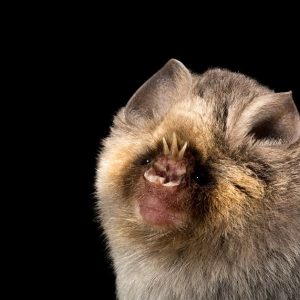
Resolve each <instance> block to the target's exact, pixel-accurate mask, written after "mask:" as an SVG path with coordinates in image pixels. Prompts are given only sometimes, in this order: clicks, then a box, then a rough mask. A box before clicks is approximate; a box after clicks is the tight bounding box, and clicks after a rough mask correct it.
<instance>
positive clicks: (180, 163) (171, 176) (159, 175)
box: [144, 132, 188, 187]
mask: <svg viewBox="0 0 300 300" xmlns="http://www.w3.org/2000/svg"><path fill="white" fill-rule="evenodd" d="M162 142H163V155H162V156H159V157H158V158H157V159H156V160H155V161H154V162H153V164H152V166H151V167H150V168H149V169H148V170H147V171H146V172H145V173H144V178H145V179H146V180H147V181H148V182H151V183H153V184H157V185H163V186H165V187H174V186H178V185H180V184H181V183H182V180H183V178H184V177H185V174H186V169H187V160H186V159H184V154H185V151H186V149H187V145H188V143H187V142H185V143H184V145H183V147H182V148H181V149H180V150H178V141H177V137H176V134H175V132H174V133H173V137H172V144H171V147H169V145H168V143H167V141H166V139H165V138H163V139H162Z"/></svg>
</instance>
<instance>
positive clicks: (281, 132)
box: [231, 92, 300, 146]
mask: <svg viewBox="0 0 300 300" xmlns="http://www.w3.org/2000/svg"><path fill="white" fill-rule="evenodd" d="M247 136H249V137H251V138H252V139H253V140H255V141H259V142H260V144H263V142H266V144H268V145H270V144H272V143H274V144H276V145H278V144H281V145H287V146H288V145H291V144H292V143H294V142H296V141H297V140H299V139H300V116H299V113H298V110H297V107H296V105H295V103H294V101H293V98H292V93H291V92H287V93H270V94H266V95H262V96H259V97H256V98H255V99H253V100H252V102H251V103H249V104H248V105H247V106H246V107H245V109H244V110H243V112H242V113H241V115H240V117H239V118H238V120H237V122H236V125H235V127H234V129H233V130H232V132H231V139H232V140H234V141H235V144H240V143H242V141H243V139H245V138H246V137H247Z"/></svg>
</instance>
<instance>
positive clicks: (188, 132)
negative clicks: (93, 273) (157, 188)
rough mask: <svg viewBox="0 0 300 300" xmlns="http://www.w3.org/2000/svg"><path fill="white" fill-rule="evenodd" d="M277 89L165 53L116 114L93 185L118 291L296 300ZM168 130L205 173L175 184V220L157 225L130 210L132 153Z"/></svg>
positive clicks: (297, 269) (291, 201)
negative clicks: (178, 187)
mask: <svg viewBox="0 0 300 300" xmlns="http://www.w3.org/2000/svg"><path fill="white" fill-rule="evenodd" d="M157 78H159V80H158V79H157ZM160 84H162V85H160ZM275 95H277V94H275V93H274V92H272V91H271V90H269V89H268V88H266V87H264V86H262V85H260V84H258V83H257V82H256V81H255V80H252V79H250V78H248V77H246V76H244V75H242V74H237V73H232V72H230V71H227V70H221V69H212V70H209V71H207V72H205V73H204V74H202V75H195V74H191V73H190V72H189V71H188V70H187V69H186V68H185V67H184V66H183V65H182V64H181V63H180V62H178V61H175V60H171V61H170V62H169V63H168V64H167V65H166V66H165V67H164V68H163V69H162V70H161V71H160V73H157V74H156V75H155V76H154V77H153V78H152V79H150V80H149V81H148V82H147V83H146V84H145V85H144V86H142V87H141V89H140V90H139V91H138V92H137V93H136V94H135V95H134V96H133V98H132V99H131V100H130V101H129V103H128V105H127V106H126V107H125V108H122V109H121V110H120V111H119V113H118V114H117V115H116V117H115V119H114V124H113V126H112V128H111V133H110V135H109V137H107V138H106V139H105V140H104V141H103V148H102V150H101V153H100V156H99V163H98V168H97V182H96V189H97V197H98V199H99V201H98V211H99V219H100V220H101V224H102V226H103V228H104V232H105V235H106V237H107V243H108V247H109V252H110V255H111V258H112V260H113V264H114V269H115V273H116V284H117V294H118V298H119V299H126V300H127V299H153V300H154V299H198V300H201V299H222V300H223V299H224V300H226V299H299V297H300V139H299V133H298V127H297V126H298V125H299V124H300V121H299V115H298V112H297V109H296V108H295V106H293V104H292V102H291V101H292V100H291V94H290V93H281V94H279V95H278V99H279V100H280V101H281V99H283V98H284V99H285V98H287V100H282V101H286V102H284V103H285V104H284V105H279V104H278V103H280V101H279V100H278V99H277V98H276V97H275ZM274 97H275V98H276V99H275V98H274ZM165 98H167V99H165ZM273 98H274V99H273ZM141 99H142V100H143V101H144V102H143V101H142V100H141ZM168 103H169V104H168ZM286 107H289V109H285V108H286ZM291 127H293V128H291ZM299 128H300V127H299ZM173 132H176V134H177V136H178V140H179V144H180V145H182V144H183V143H184V142H185V141H188V143H189V146H188V148H189V149H190V151H193V153H196V155H199V157H201V168H202V169H205V170H206V172H207V176H208V179H207V182H206V183H203V184H197V182H193V181H191V182H190V183H189V185H188V186H187V187H186V189H185V190H184V196H183V200H182V202H181V204H180V205H182V207H184V209H185V211H186V212H187V214H188V216H189V217H188V219H187V220H186V222H185V223H184V224H182V225H181V226H178V227H176V226H175V227H170V228H154V227H152V226H150V225H148V224H146V223H145V222H143V219H142V218H141V216H140V215H139V213H138V212H137V209H136V201H137V199H138V198H142V197H143V196H144V195H145V193H146V192H147V191H146V190H145V189H144V188H143V181H144V178H143V173H144V171H145V168H146V166H145V165H144V164H143V163H141V161H142V160H143V159H144V158H146V157H147V154H148V153H149V155H150V158H151V155H152V157H153V155H154V157H155V155H157V153H159V152H160V151H161V146H162V144H161V141H162V138H163V137H166V139H167V140H170V139H171V136H172V133H173Z"/></svg>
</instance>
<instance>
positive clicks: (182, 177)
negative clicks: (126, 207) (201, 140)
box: [138, 133, 188, 226]
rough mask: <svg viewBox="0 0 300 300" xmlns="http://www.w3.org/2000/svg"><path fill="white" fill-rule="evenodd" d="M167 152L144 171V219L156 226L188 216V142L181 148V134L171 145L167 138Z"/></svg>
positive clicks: (140, 201) (139, 204)
mask: <svg viewBox="0 0 300 300" xmlns="http://www.w3.org/2000/svg"><path fill="white" fill-rule="evenodd" d="M163 147H164V151H163V155H160V156H158V157H157V158H156V159H155V160H154V161H153V162H152V165H151V166H150V168H149V169H148V170H147V171H146V172H145V173H144V185H145V187H144V191H145V192H144V193H143V196H142V197H141V198H140V200H139V201H138V207H139V213H140V215H141V216H142V218H143V220H144V221H145V222H146V223H148V224H150V225H155V226H168V225H178V224H180V223H182V221H183V220H184V218H185V213H184V209H183V203H182V198H183V197H182V194H183V193H184V189H185V187H186V182H187V173H188V172H187V169H188V160H187V159H186V158H185V156H184V155H185V151H186V148H187V142H186V143H184V145H183V146H182V148H181V149H180V150H179V149H178V143H177V137H176V134H175V133H173V140H172V144H171V147H170V148H169V146H168V144H167V142H166V140H165V139H164V138H163Z"/></svg>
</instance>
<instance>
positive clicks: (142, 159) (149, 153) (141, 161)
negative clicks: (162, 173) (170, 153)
mask: <svg viewBox="0 0 300 300" xmlns="http://www.w3.org/2000/svg"><path fill="white" fill-rule="evenodd" d="M159 152H160V149H150V148H149V149H147V150H146V151H144V152H143V153H142V154H140V155H139V156H138V157H137V158H136V159H135V160H134V165H136V166H145V165H147V164H150V163H151V162H152V161H153V159H154V158H155V157H156V156H157V155H158V154H159Z"/></svg>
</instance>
